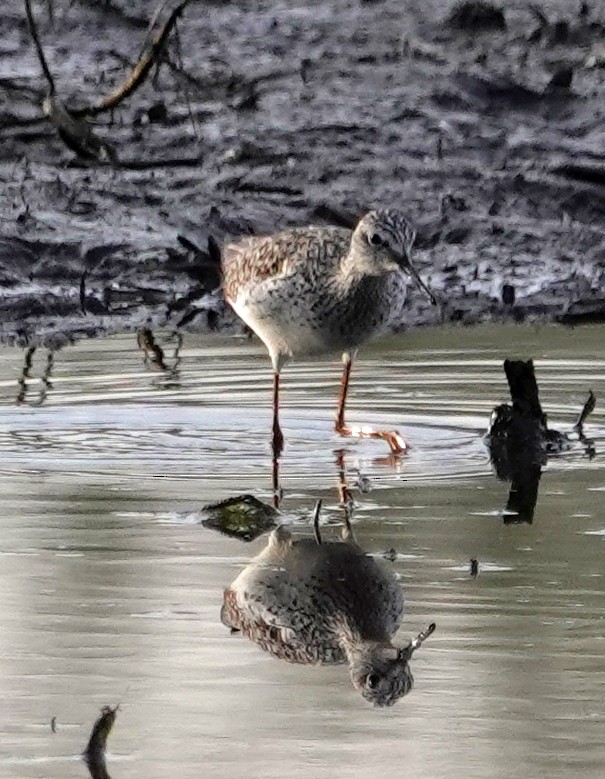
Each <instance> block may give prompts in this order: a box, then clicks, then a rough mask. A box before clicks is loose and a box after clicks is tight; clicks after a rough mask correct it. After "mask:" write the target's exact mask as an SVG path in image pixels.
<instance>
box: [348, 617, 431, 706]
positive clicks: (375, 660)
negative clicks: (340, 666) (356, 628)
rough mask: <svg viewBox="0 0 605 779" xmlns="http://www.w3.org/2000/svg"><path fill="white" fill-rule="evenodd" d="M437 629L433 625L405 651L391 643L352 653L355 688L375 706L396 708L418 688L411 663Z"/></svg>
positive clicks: (351, 662)
mask: <svg viewBox="0 0 605 779" xmlns="http://www.w3.org/2000/svg"><path fill="white" fill-rule="evenodd" d="M434 630H435V623H432V624H431V625H429V627H428V628H427V629H426V630H425V631H423V632H422V633H420V634H419V635H418V636H417V637H416V638H415V639H414V640H413V641H410V643H409V644H408V645H407V646H405V647H402V648H401V649H398V648H397V647H394V646H393V645H392V644H390V643H385V644H380V643H374V644H369V643H368V644H365V645H363V646H362V647H360V648H359V650H358V651H356V652H353V653H351V655H350V657H349V660H350V671H351V680H352V682H353V685H354V687H355V688H356V689H357V690H359V692H360V693H361V694H362V695H363V697H364V698H365V699H366V700H367V701H370V703H373V704H374V706H392V705H393V704H394V703H395V702H396V701H398V700H399V698H402V697H403V696H404V695H407V694H408V692H410V690H411V689H412V687H413V686H414V677H413V676H412V671H411V670H410V666H409V661H410V659H411V657H412V654H413V653H414V651H415V650H416V649H418V647H419V646H420V645H421V644H422V642H423V641H424V640H425V639H426V638H427V637H428V636H430V635H431V633H432V632H433V631H434Z"/></svg>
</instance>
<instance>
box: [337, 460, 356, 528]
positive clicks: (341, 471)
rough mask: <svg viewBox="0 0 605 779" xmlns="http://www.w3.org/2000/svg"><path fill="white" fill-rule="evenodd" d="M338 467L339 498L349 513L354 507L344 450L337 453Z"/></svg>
mask: <svg viewBox="0 0 605 779" xmlns="http://www.w3.org/2000/svg"><path fill="white" fill-rule="evenodd" d="M336 466H337V468H338V496H339V498H340V505H341V506H343V508H344V509H345V513H348V509H349V508H350V507H352V506H353V496H352V495H351V490H350V489H349V485H348V484H347V471H346V468H345V453H344V451H343V450H342V449H339V450H338V451H337V452H336Z"/></svg>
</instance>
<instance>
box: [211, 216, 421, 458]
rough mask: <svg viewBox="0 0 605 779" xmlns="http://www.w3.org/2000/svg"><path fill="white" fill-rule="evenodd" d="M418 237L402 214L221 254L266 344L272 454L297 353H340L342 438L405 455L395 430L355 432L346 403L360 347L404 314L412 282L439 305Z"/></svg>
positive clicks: (244, 314) (241, 245)
mask: <svg viewBox="0 0 605 779" xmlns="http://www.w3.org/2000/svg"><path fill="white" fill-rule="evenodd" d="M415 238H416V230H415V228H414V226H413V224H412V223H411V221H410V220H409V219H408V217H407V216H405V215H404V214H403V213H401V212H400V211H398V210H395V209H382V210H374V211H370V212H369V213H367V214H365V215H364V216H363V217H362V218H361V219H360V220H359V222H358V223H357V225H356V227H355V229H353V230H348V229H345V228H342V227H320V226H308V227H298V228H292V229H289V230H284V231H282V232H278V233H275V234H273V235H268V236H252V237H250V236H248V237H245V238H242V239H240V240H239V241H235V242H231V243H227V244H226V245H225V246H224V247H223V250H222V252H221V259H220V261H221V270H222V289H223V293H224V296H225V299H226V300H227V302H228V303H229V304H230V305H231V307H232V308H233V310H234V311H235V313H236V314H237V315H238V316H239V317H240V318H241V319H242V320H243V322H244V323H245V324H246V325H247V326H248V327H249V328H250V329H251V330H252V331H253V332H254V333H256V335H257V336H258V337H259V338H260V339H261V341H263V343H264V344H265V346H266V348H267V350H268V352H269V356H270V358H271V363H272V366H273V426H272V447H273V453H274V456H275V457H279V456H280V455H281V453H282V450H283V445H284V437H283V433H282V430H281V426H280V423H279V385H280V374H281V371H282V369H283V368H284V366H285V365H286V364H287V363H288V362H289V361H290V360H291V359H292V358H293V357H294V356H311V355H324V354H329V353H333V352H340V353H341V354H342V361H343V373H342V379H341V384H340V393H339V400H338V410H337V414H336V423H335V430H336V432H337V433H339V434H340V435H343V436H353V437H359V438H381V439H384V440H386V441H387V443H388V444H389V447H390V449H391V452H392V453H393V454H401V453H403V452H405V450H406V443H405V441H404V440H403V438H402V436H401V435H400V434H399V433H398V432H396V431H382V430H381V431H376V430H372V429H369V428H367V427H365V426H355V427H349V426H347V424H346V422H345V405H346V399H347V392H348V388H349V381H350V377H351V368H352V365H353V360H354V359H355V357H356V355H357V350H358V348H359V346H361V344H363V343H364V342H365V341H366V340H367V339H368V338H370V337H371V336H374V335H377V334H379V333H380V332H382V331H384V330H386V329H388V327H389V325H390V324H391V323H394V322H395V321H397V320H399V319H400V317H401V314H402V312H403V310H404V306H405V300H406V291H407V287H408V285H409V282H410V281H413V282H414V283H415V284H416V285H417V286H418V287H420V288H421V289H422V290H423V291H424V292H425V293H426V294H427V295H428V297H429V299H430V301H431V302H432V303H433V304H436V300H435V297H434V295H433V294H432V292H431V291H430V290H429V289H428V287H427V286H426V284H425V283H424V281H423V280H422V279H421V277H420V275H419V274H418V272H417V271H416V269H415V268H414V266H413V265H412V263H411V255H412V247H413V245H414V241H415Z"/></svg>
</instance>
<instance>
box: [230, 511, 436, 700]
mask: <svg viewBox="0 0 605 779" xmlns="http://www.w3.org/2000/svg"><path fill="white" fill-rule="evenodd" d="M320 506H321V502H319V503H318V504H317V506H316V509H315V516H314V528H315V538H314V539H308V538H303V539H296V540H294V539H293V538H292V535H291V534H290V532H289V531H288V530H286V528H285V527H284V526H283V525H282V526H280V527H278V528H277V529H276V530H274V531H273V532H272V533H271V535H270V536H269V540H268V543H267V546H266V547H265V549H264V550H263V551H262V552H261V553H260V554H259V555H258V556H257V557H255V558H254V559H253V560H252V561H251V562H250V563H249V564H248V566H247V567H246V568H245V569H244V570H243V571H242V572H241V573H240V574H239V576H238V577H237V578H236V579H235V581H234V582H233V583H232V584H231V585H230V586H229V587H228V588H227V589H226V590H225V592H224V602H223V607H222V610H221V620H222V622H223V624H224V625H226V626H227V627H229V628H231V630H232V632H241V633H243V635H245V636H247V637H248V638H250V639H251V640H252V641H254V642H255V643H256V644H258V645H259V646H260V647H262V649H264V650H265V651H267V652H269V653H270V654H272V655H273V656H274V657H277V658H280V659H282V660H287V661H288V662H291V663H302V664H305V665H315V664H319V663H321V664H341V663H348V665H349V670H350V674H351V680H352V682H353V685H354V687H355V688H356V689H357V690H358V691H359V692H360V693H361V694H362V696H363V697H364V698H365V699H366V700H368V701H370V702H371V703H373V704H374V705H375V706H391V705H393V704H394V703H395V702H396V701H397V700H398V699H399V698H401V697H402V696H403V695H406V694H407V693H408V692H409V691H410V690H411V689H412V686H413V681H414V680H413V677H412V673H411V671H410V667H409V660H410V658H411V657H412V654H413V652H414V651H415V650H416V649H417V648H418V647H419V646H420V645H421V644H422V642H423V641H424V640H425V639H426V638H427V637H428V636H429V635H431V633H432V632H433V630H434V629H435V625H434V624H432V625H430V626H429V627H428V628H427V630H425V631H423V632H422V633H420V634H419V635H418V636H417V637H416V638H415V639H414V640H413V641H411V642H409V643H408V644H407V645H406V646H404V647H401V648H398V647H396V646H394V645H393V644H392V642H391V639H392V638H393V636H394V635H395V633H396V632H397V629H398V628H399V626H400V624H401V621H402V618H403V595H402V592H401V588H400V586H399V585H398V583H397V580H396V579H395V576H394V574H393V573H392V571H391V570H390V569H389V568H388V567H387V566H386V564H385V563H383V562H382V561H378V560H375V559H374V558H373V557H370V556H369V555H367V554H366V553H365V552H364V551H363V550H362V549H361V547H359V546H358V544H357V543H356V541H355V539H354V536H353V531H352V528H351V525H350V522H349V519H348V515H346V516H345V528H344V531H343V541H332V542H323V541H322V538H321V533H320V529H319V512H320Z"/></svg>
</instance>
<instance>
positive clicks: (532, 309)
mask: <svg viewBox="0 0 605 779" xmlns="http://www.w3.org/2000/svg"><path fill="white" fill-rule="evenodd" d="M453 5H454V4H453V3H452V4H449V5H448V6H447V7H445V4H443V3H440V2H437V1H436V0H434V2H432V3H424V2H423V3H420V2H412V1H411V0H410V2H406V3H400V2H398V0H384V1H383V2H380V1H378V2H367V0H366V2H361V0H334V1H333V2H330V3H325V2H315V1H313V2H306V3H304V4H303V3H296V2H287V3H271V4H269V3H262V2H244V1H243V0H241V1H240V2H233V3H229V4H223V3H212V2H192V3H191V4H190V5H189V6H188V7H187V9H186V11H185V14H184V17H183V19H182V20H181V22H180V23H179V44H180V46H179V47H178V48H177V42H176V39H175V38H174V36H173V38H172V39H171V44H170V48H169V55H168V59H169V61H168V62H167V63H164V64H163V65H162V66H161V67H160V68H159V71H157V72H156V73H154V74H152V77H151V78H150V79H149V80H148V82H147V83H145V85H144V86H143V87H142V88H141V89H140V90H139V91H137V92H136V93H135V94H134V95H133V96H132V97H131V98H130V99H129V100H127V101H125V102H124V103H123V104H122V105H121V106H120V107H119V108H118V109H117V110H116V111H115V112H114V114H113V116H110V115H109V114H106V115H104V116H101V117H99V118H98V119H97V120H96V123H95V134H96V135H97V136H98V137H99V138H101V139H102V140H103V142H106V143H108V144H111V146H112V148H113V149H114V151H115V153H116V156H117V159H118V162H117V163H115V164H111V165H110V164H90V163H87V162H85V161H82V160H80V159H78V158H77V157H76V156H75V155H74V153H73V152H72V151H70V150H69V149H68V148H67V147H66V146H65V144H63V143H62V141H61V140H60V139H59V138H58V137H57V135H56V133H55V131H54V129H53V128H52V127H51V126H50V125H49V123H48V122H47V121H46V120H45V119H44V118H43V117H42V116H41V111H40V107H39V105H40V101H41V99H42V98H43V96H44V91H45V82H44V80H43V78H42V76H41V71H40V65H39V63H38V60H37V58H36V55H35V52H34V49H33V47H32V45H31V40H30V36H29V33H28V29H27V25H26V21H25V14H24V11H23V8H22V6H21V4H19V3H12V2H9V0H2V1H1V2H0V10H1V13H0V30H1V32H2V35H1V36H0V53H1V57H0V125H1V127H2V143H1V145H0V188H1V195H2V197H0V232H1V240H0V283H1V289H0V294H1V296H2V304H1V314H0V320H1V321H0V339H2V340H4V341H8V342H13V343H18V344H22V345H24V344H28V343H29V344H32V343H38V342H40V341H45V342H51V343H56V344H57V345H60V344H61V343H63V342H67V341H69V340H70V339H72V338H77V337H83V336H91V335H94V334H97V333H101V332H111V331H116V330H126V329H138V328H141V327H183V328H185V329H186V328H191V329H207V328H218V329H221V328H224V327H227V326H235V327H237V324H235V323H233V318H232V316H231V314H230V313H229V312H228V311H225V308H224V306H223V305H222V303H221V301H220V299H219V298H218V297H217V296H213V297H210V298H208V297H207V296H206V295H205V293H206V291H207V290H208V289H210V288H211V287H212V286H213V284H212V281H213V280H212V279H209V278H208V276H207V274H206V273H205V271H204V270H203V269H202V268H201V263H200V257H199V256H197V255H196V254H195V253H194V252H190V251H187V250H186V249H185V248H184V247H182V246H181V245H180V244H179V243H178V241H177V235H178V234H179V233H182V234H185V235H187V236H189V237H191V238H192V239H193V240H194V241H195V242H196V244H197V245H198V246H200V247H201V248H202V249H204V247H205V245H206V239H207V236H208V235H209V234H212V235H214V236H216V238H217V239H219V240H225V239H228V238H229V237H232V236H237V235H239V234H242V233H247V232H255V233H263V232H268V231H273V230H276V229H278V228H280V227H283V226H287V225H294V224H304V223H309V222H315V223H325V224H328V223H343V222H344V223H348V222H349V221H350V220H354V219H355V218H356V217H357V216H358V215H359V214H361V213H363V212H364V211H366V210H367V209H369V208H371V207H377V206H389V205H397V206H398V207H401V208H403V209H405V210H407V211H408V212H409V213H410V215H411V216H412V217H413V218H414V220H415V221H416V222H417V223H418V225H419V227H420V230H419V240H418V251H417V263H418V266H419V268H420V269H421V271H422V273H423V275H424V276H425V278H426V279H427V280H428V281H429V283H430V284H431V286H432V287H433V289H434V290H435V292H437V293H438V294H440V295H441V297H442V298H443V300H444V301H445V303H444V306H443V307H442V309H441V311H440V312H435V311H433V310H431V309H430V308H429V306H428V305H427V304H426V302H425V301H424V299H423V298H422V296H421V295H420V294H418V295H414V296H413V297H412V299H411V304H410V307H409V309H408V312H407V314H406V320H405V322H402V325H403V326H410V325H418V324H430V323H434V322H435V321H436V320H437V321H438V320H442V321H455V322H464V323H474V322H479V321H485V320H489V319H508V318H511V317H512V318H516V319H519V320H522V319H539V320H563V321H567V322H576V321H582V320H584V319H589V318H593V319H594V318H596V319H598V318H601V317H602V315H603V312H605V293H604V291H603V290H604V284H603V278H604V272H605V251H604V249H605V228H604V225H605V188H604V187H603V183H605V161H604V159H603V153H602V149H603V142H604V132H603V129H602V128H603V126H604V124H603V113H604V111H605V109H604V108H603V105H604V102H603V97H604V96H605V69H603V68H602V67H600V66H601V65H602V64H603V62H604V59H603V57H604V56H605V55H603V51H604V49H603V48H602V47H605V33H604V30H605V16H604V17H603V18H600V17H599V15H598V12H597V10H594V11H593V10H591V9H590V8H588V9H581V8H580V4H578V5H577V7H576V5H575V4H573V7H572V8H570V7H569V4H568V3H566V2H559V3H555V2H550V3H547V2H544V3H539V4H538V5H539V7H540V8H541V9H542V10H543V14H544V15H543V17H542V18H540V14H538V13H536V12H535V11H531V10H530V9H529V8H527V9H523V8H520V7H518V8H515V9H509V8H504V12H503V16H502V19H503V23H502V22H501V21H498V22H497V23H492V24H489V23H488V24H486V23H485V22H484V21H481V19H478V18H477V17H473V16H472V14H471V16H470V17H468V16H467V17H464V15H458V16H457V17H456V18H455V19H453V20H451V21H448V15H449V12H450V10H451V9H452V7H453ZM155 6H156V3H155V2H143V0H139V1H138V2H126V0H110V1H109V2H107V3H93V2H84V0H81V1H80V2H72V3H69V2H67V1H65V2H63V1H62V0H55V3H54V20H53V21H52V23H51V20H50V19H49V16H48V13H47V4H46V3H40V4H34V10H35V12H36V17H37V18H38V20H39V25H40V35H41V37H42V41H43V45H44V48H45V50H46V53H47V57H48V60H49V64H50V66H51V69H52V71H53V75H54V77H55V79H56V81H57V85H58V86H57V88H58V90H59V92H60V95H61V98H62V99H63V100H64V101H65V103H66V104H67V105H68V106H70V107H74V106H78V105H82V104H86V103H90V102H93V101H94V100H95V99H97V98H98V97H99V96H100V95H103V94H107V93H108V92H110V91H111V89H112V88H113V87H114V86H115V85H116V84H118V83H120V82H121V81H122V80H123V78H124V74H125V73H126V72H127V71H128V66H129V64H132V63H134V61H135V60H136V58H137V56H138V52H139V48H140V44H141V43H142V41H143V39H144V37H145V30H146V26H147V21H148V19H149V18H150V17H151V16H152V14H153V11H154V8H155ZM595 8H596V6H595ZM469 25H470V27H469ZM570 79H571V80H570Z"/></svg>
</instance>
